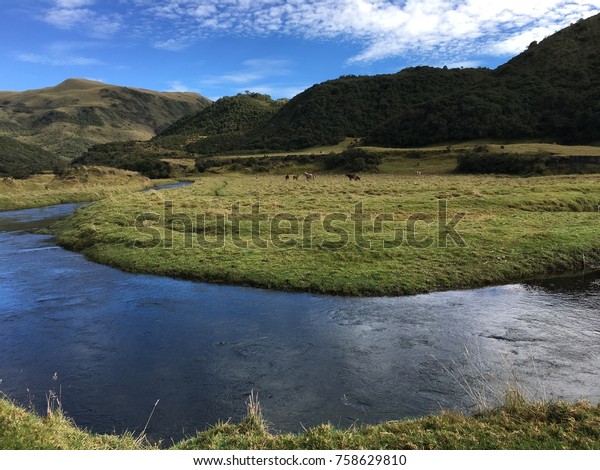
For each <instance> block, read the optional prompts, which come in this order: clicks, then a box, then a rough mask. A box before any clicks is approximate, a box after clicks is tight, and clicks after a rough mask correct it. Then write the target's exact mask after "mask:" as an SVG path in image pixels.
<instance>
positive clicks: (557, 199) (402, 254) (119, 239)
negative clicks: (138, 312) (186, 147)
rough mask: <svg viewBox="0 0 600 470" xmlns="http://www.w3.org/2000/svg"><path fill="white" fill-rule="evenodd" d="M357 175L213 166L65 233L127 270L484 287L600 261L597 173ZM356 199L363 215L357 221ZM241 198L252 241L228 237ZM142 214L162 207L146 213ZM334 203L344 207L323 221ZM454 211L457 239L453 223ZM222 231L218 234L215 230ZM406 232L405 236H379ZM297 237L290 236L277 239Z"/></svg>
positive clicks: (333, 285)
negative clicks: (220, 171)
mask: <svg viewBox="0 0 600 470" xmlns="http://www.w3.org/2000/svg"><path fill="white" fill-rule="evenodd" d="M362 176H363V177H362V180H361V181H359V182H356V181H352V182H350V181H348V179H347V178H345V177H344V176H343V175H326V174H317V175H316V177H315V180H314V181H306V180H298V181H292V180H285V179H284V177H283V176H271V175H260V176H255V175H248V176H243V175H235V174H229V175H213V176H209V177H204V178H200V179H198V180H197V182H196V183H195V184H193V185H191V186H189V187H187V188H182V189H175V190H168V191H164V192H160V193H149V194H148V193H144V194H128V195H123V196H119V195H117V196H114V197H112V198H111V199H110V200H106V201H102V202H99V203H98V204H94V205H93V206H90V207H87V208H85V209H82V210H80V211H78V213H77V214H76V215H75V216H74V217H73V218H72V219H71V220H69V221H68V223H67V224H64V225H63V226H62V227H61V228H60V233H59V239H60V242H61V243H62V244H63V245H65V246H68V247H71V248H74V249H78V250H83V251H84V252H85V253H86V255H88V256H89V257H91V258H92V259H94V260H96V261H99V262H102V263H106V264H110V265H112V266H116V267H120V268H122V269H125V270H130V271H136V272H146V273H154V274H166V275H171V276H178V277H183V278H191V279H198V280H204V281H217V282H226V283H230V284H245V285H253V286H260V287H267V288H276V289H281V290H296V291H298V290H299V291H311V292H323V293H335V294H344V295H402V294H413V293H418V292H427V291H433V290H441V289H451V288H467V287H476V286H484V285H490V284H498V283H504V282H512V281H517V280H521V279H523V278H529V277H533V276H537V275H543V274H548V273H559V272H568V271H578V270H581V269H584V268H585V269H594V268H596V267H598V266H600V248H599V247H600V244H599V242H600V235H599V234H600V230H599V229H600V217H599V214H598V211H597V206H598V204H599V203H600V176H596V175H580V176H553V177H540V178H509V177H493V176H457V175H447V176H442V175H427V174H424V175H423V176H421V177H417V176H415V175H414V174H413V175H362ZM440 201H442V202H440ZM257 203H258V204H260V213H257V214H255V216H252V215H251V214H252V212H251V211H252V209H251V208H252V206H253V205H255V204H257ZM442 203H443V204H445V206H444V207H445V208H446V211H447V213H446V221H444V220H441V219H440V217H441V215H440V213H439V212H438V210H439V208H440V204H442ZM357 205H361V207H362V211H363V212H362V216H364V218H365V220H366V222H365V225H364V227H363V229H362V230H360V228H359V230H358V231H357V230H356V227H357V223H356V217H355V215H356V212H355V211H356V210H357V207H358V206H357ZM167 207H169V208H170V209H169V211H170V212H168V211H167ZM234 207H239V212H240V213H243V214H244V215H245V216H246V217H247V220H246V221H245V222H243V223H241V224H240V226H239V228H240V237H241V238H240V241H241V242H242V243H247V247H246V248H243V247H240V244H239V243H236V242H235V241H234V240H233V239H232V235H231V234H232V231H233V230H234V228H235V227H234V225H233V223H232V221H231V215H232V211H233V208H234ZM140 214H154V216H152V217H147V218H146V219H144V220H143V221H142V222H140V220H139V219H137V217H138V216H139V215H140ZM281 214H283V217H284V218H285V217H288V218H290V217H291V218H292V219H294V220H296V221H298V226H297V227H296V232H295V233H293V234H292V235H286V234H285V230H286V229H287V230H289V229H290V226H289V225H286V224H285V223H283V224H281V225H280V227H281V228H283V232H277V231H273V230H272V228H273V226H274V225H273V221H274V220H277V219H276V216H277V215H281ZM332 214H333V215H334V216H335V217H338V216H339V217H341V219H340V218H338V219H335V220H334V221H333V222H332V223H331V224H330V226H329V227H327V226H326V223H325V222H326V219H327V218H328V217H331V216H332ZM336 214H337V216H336ZM459 214H464V216H463V217H462V219H460V222H459V223H458V224H457V225H456V227H455V229H456V232H457V234H458V235H459V236H460V239H457V238H455V237H452V236H449V235H448V232H447V223H449V222H450V221H451V220H452V218H453V217H455V216H457V217H458V215H459ZM415 215H416V216H417V217H418V219H417V220H418V222H417V223H415V224H413V225H412V227H409V225H408V224H409V221H410V220H411V217H414V216H415ZM262 216H265V217H266V218H264V220H263V219H261V220H253V217H258V218H261V217H262ZM218 217H224V218H225V223H224V225H223V226H222V227H220V226H219V225H217V222H216V221H217V218H218ZM390 218H391V219H393V220H391V219H390ZM183 219H185V220H187V221H188V222H189V223H188V222H185V223H184V222H182V220H183ZM376 219H377V220H379V221H380V223H379V226H377V227H376V226H375V220H376ZM311 221H312V222H311ZM381 221H383V222H381ZM309 222H311V223H310V224H309ZM136 225H137V226H136ZM141 227H143V228H141ZM256 227H258V228H259V229H260V238H261V240H259V243H260V244H257V243H256V236H254V237H253V233H254V235H256V230H255V228H256ZM305 227H308V228H310V230H311V232H310V233H311V237H310V238H309V239H304V238H303V236H302V233H303V232H302V230H303V229H304V228H305ZM308 228H307V231H308ZM409 228H412V229H413V232H411V233H410V234H409V233H408V231H407V230H408V229H409ZM148 233H154V235H155V236H158V238H155V237H153V236H149V235H148ZM282 233H283V234H282ZM340 234H341V235H340ZM409 235H410V237H412V238H410V237H409ZM451 235H452V234H451ZM220 236H222V239H223V243H222V244H220V245H218V246H215V245H211V244H210V242H213V241H216V240H218V237H220ZM360 236H362V237H363V238H364V240H363V241H361V239H360V238H359V237H360ZM400 236H402V238H400V241H401V242H400V243H398V244H397V245H396V246H392V247H390V246H389V245H386V244H384V242H386V243H387V242H389V241H393V240H395V239H396V240H397V239H398V238H396V237H400ZM344 237H345V238H344ZM157 240H158V243H156V242H157ZM289 240H292V242H293V243H292V245H293V246H290V245H285V243H282V242H286V241H289ZM422 240H425V241H426V242H427V243H425V244H420V243H419V241H422ZM461 240H462V241H463V242H464V244H460V241H461ZM166 241H168V243H166ZM428 241H430V242H431V243H428ZM363 242H364V243H367V245H364V243H363ZM365 246H366V247H365Z"/></svg>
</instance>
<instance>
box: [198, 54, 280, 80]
mask: <svg viewBox="0 0 600 470" xmlns="http://www.w3.org/2000/svg"><path fill="white" fill-rule="evenodd" d="M289 66H290V63H289V61H287V60H283V59H269V58H266V59H250V60H246V61H244V62H243V63H242V67H241V68H240V69H239V70H236V71H230V72H226V73H224V74H222V75H218V76H211V77H206V78H204V79H202V80H201V83H202V84H203V85H205V86H213V85H221V84H224V83H228V84H234V85H245V84H251V83H256V82H258V81H260V80H263V79H265V78H273V77H276V76H285V75H288V74H289V73H290V69H289Z"/></svg>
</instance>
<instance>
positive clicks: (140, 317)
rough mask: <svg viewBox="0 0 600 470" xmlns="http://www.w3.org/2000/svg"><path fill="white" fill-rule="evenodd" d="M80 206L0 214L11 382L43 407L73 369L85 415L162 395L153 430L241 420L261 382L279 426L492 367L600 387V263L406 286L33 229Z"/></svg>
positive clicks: (537, 382) (432, 387) (162, 432)
mask: <svg viewBox="0 0 600 470" xmlns="http://www.w3.org/2000/svg"><path fill="white" fill-rule="evenodd" d="M70 210H73V208H72V207H63V206H61V207H57V208H56V209H51V208H46V209H44V210H39V209H35V210H31V211H30V212H28V211H15V212H8V213H3V214H1V215H0V230H3V231H2V232H0V259H1V260H2V263H1V265H0V356H1V357H2V362H1V363H0V379H1V380H2V383H1V385H0V387H1V389H2V390H3V391H4V392H6V393H7V394H8V395H10V396H11V397H13V398H15V399H17V400H18V401H20V402H22V403H28V402H29V401H30V400H31V401H32V402H33V403H34V404H36V405H37V406H39V407H40V408H41V409H43V408H44V406H45V398H44V395H45V392H46V390H48V389H49V388H52V387H55V386H56V385H57V383H60V385H61V386H62V398H63V404H64V407H65V410H66V412H67V414H68V415H69V416H71V417H72V418H74V420H75V422H76V423H77V424H78V425H80V426H83V427H89V428H91V429H93V430H95V431H97V432H113V431H117V432H121V431H123V430H138V431H139V430H141V429H142V428H143V426H144V424H145V422H146V420H147V418H148V416H149V414H150V411H151V410H152V406H153V405H154V403H155V402H156V400H157V399H160V403H159V406H158V408H157V409H156V411H155V413H154V416H153V418H152V421H151V423H150V427H149V433H150V435H151V436H152V437H155V438H158V437H162V438H165V439H170V438H172V439H175V440H178V439H180V438H182V437H184V436H186V435H190V434H191V433H193V432H194V431H195V430H196V429H203V428H205V427H206V426H207V425H210V424H214V423H215V422H217V421H218V420H226V419H228V418H230V417H231V418H233V419H239V418H240V417H241V416H242V414H243V413H244V410H245V406H244V401H245V399H246V396H247V394H248V393H249V391H250V390H251V389H254V390H255V391H257V392H258V393H259V399H260V401H261V403H262V406H263V408H264V411H265V414H266V417H267V419H268V420H269V421H270V422H271V423H272V426H273V428H274V429H275V430H286V431H300V430H301V428H302V425H304V426H310V425H314V424H318V423H321V422H327V421H329V422H332V423H334V424H336V425H340V426H347V425H350V424H352V423H354V422H356V421H360V422H378V421H381V420H388V419H398V418H402V417H407V416H418V415H422V414H426V413H431V412H437V411H439V410H440V409H448V408H464V407H468V406H469V405H470V403H469V400H468V396H466V394H465V392H464V390H463V389H462V387H461V383H460V381H462V380H468V381H471V382H472V383H473V382H474V381H475V380H476V376H477V374H478V373H481V372H483V373H485V374H488V373H489V374H490V375H489V376H490V377H491V376H493V377H495V378H497V379H498V381H500V382H501V381H503V380H505V379H508V378H510V376H511V375H512V374H513V372H514V374H515V375H516V376H517V377H518V378H519V381H520V384H521V385H522V386H523V387H525V388H527V389H529V390H531V391H532V392H534V393H537V394H538V396H542V395H544V396H546V397H547V398H565V399H576V398H588V399H590V400H592V401H598V400H599V399H600V379H599V378H598V375H597V373H596V368H597V364H598V358H599V355H600V341H599V340H600V315H599V313H598V307H599V306H600V295H599V289H598V287H599V278H598V276H596V275H589V276H584V277H580V278H576V279H573V278H564V279H552V280H541V281H535V282H530V283H527V284H516V285H508V286H501V287H492V288H487V289H477V290H466V291H453V292H443V293H434V294H428V295H418V296H412V297H401V298H342V297H328V296H316V295H309V294H287V293H281V292H273V291H266V290H260V289H249V288H243V287H231V286H220V285H208V284H202V283H194V282H189V281H182V280H174V279H169V278H164V277H157V276H145V275H133V274H128V273H123V272H121V271H118V270H114V269H111V268H109V267H106V266H101V265H97V264H94V263H90V262H88V261H86V260H85V258H84V257H82V256H81V255H80V254H78V253H73V252H68V251H65V250H63V249H61V248H59V247H57V246H55V245H54V244H53V242H52V239H51V238H50V237H48V236H45V235H34V234H31V233H28V232H23V231H22V229H24V228H27V229H29V228H31V227H32V226H33V225H35V224H36V223H37V224H38V225H43V224H44V223H47V222H48V221H50V222H51V221H52V220H54V219H55V218H57V217H62V216H64V215H66V213H68V212H69V211H70ZM40 219H42V221H39V222H36V220H40ZM43 220H45V221H46V222H44V221H43ZM465 351H468V356H466V355H465ZM54 372H57V373H58V381H57V382H53V381H52V380H51V378H52V375H53V374H54ZM457 379H458V380H457Z"/></svg>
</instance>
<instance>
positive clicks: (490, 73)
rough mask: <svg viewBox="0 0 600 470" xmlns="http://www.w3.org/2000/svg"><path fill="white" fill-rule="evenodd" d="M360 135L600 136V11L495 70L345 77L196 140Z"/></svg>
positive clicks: (232, 145)
mask: <svg viewBox="0 0 600 470" xmlns="http://www.w3.org/2000/svg"><path fill="white" fill-rule="evenodd" d="M345 136H350V137H361V138H364V143H366V144H370V145H380V146H395V147H398V146H399V147H403V146H420V145H427V144H433V143H441V142H453V141H463V140H470V139H502V140H519V139H535V140H546V141H550V142H554V141H556V142H560V143H569V144H570V143H594V142H599V141H600V15H597V16H594V17H591V18H588V19H586V20H581V21H579V22H577V23H575V24H573V25H571V26H570V27H568V28H566V29H564V30H562V31H560V32H558V33H556V34H554V35H552V36H550V37H548V38H546V39H545V40H543V41H541V42H540V43H539V44H538V43H535V42H534V43H532V44H531V45H530V46H529V47H528V48H527V50H526V51H525V52H523V53H522V54H520V55H518V56H517V57H515V58H513V59H512V60H510V61H509V62H508V63H506V64H504V65H503V66H501V67H499V68H497V69H496V70H489V69H447V68H441V69H440V68H432V67H415V68H409V69H405V70H402V71H400V72H398V73H396V74H391V75H378V76H363V77H357V76H345V77H341V78H339V79H336V80H330V81H327V82H324V83H321V84H318V85H314V86H313V87H311V88H310V89H308V90H306V91H304V92H303V93H300V94H299V95H297V96H296V97H294V98H293V99H292V100H290V101H289V103H287V104H286V105H285V106H284V107H283V108H282V109H281V110H280V111H279V112H278V113H277V114H275V115H274V116H273V117H272V118H271V119H270V120H269V121H268V122H267V123H265V124H264V125H263V126H262V127H261V128H260V129H258V130H256V129H255V130H252V132H249V133H246V134H245V135H243V136H240V135H235V136H229V135H222V136H219V137H213V138H211V139H209V140H205V141H202V140H199V141H198V142H197V143H195V144H192V145H191V146H190V149H191V150H193V151H194V152H197V153H201V154H209V153H218V152H225V151H230V150H234V149H246V150H251V149H254V150H261V151H268V150H295V149H300V148H305V147H311V146H315V145H325V144H331V143H334V142H338V141H340V140H341V139H342V138H343V137H345Z"/></svg>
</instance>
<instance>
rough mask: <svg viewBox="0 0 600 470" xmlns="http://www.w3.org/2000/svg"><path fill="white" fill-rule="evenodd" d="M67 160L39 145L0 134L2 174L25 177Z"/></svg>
mask: <svg viewBox="0 0 600 470" xmlns="http://www.w3.org/2000/svg"><path fill="white" fill-rule="evenodd" d="M66 163H67V162H66V161H65V160H63V159H61V158H59V157H57V156H56V155H54V154H53V153H51V152H48V151H46V150H44V149H42V148H40V147H38V146H37V145H31V144H24V143H22V142H19V141H18V140H16V139H13V138H11V137H7V136H2V135H0V176H14V177H18V178H24V177H27V176H30V175H32V174H34V173H41V172H43V171H48V170H52V169H54V168H55V167H57V166H62V165H65V164H66Z"/></svg>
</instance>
